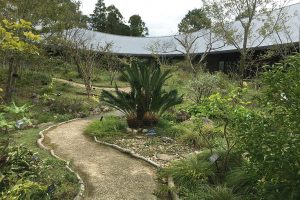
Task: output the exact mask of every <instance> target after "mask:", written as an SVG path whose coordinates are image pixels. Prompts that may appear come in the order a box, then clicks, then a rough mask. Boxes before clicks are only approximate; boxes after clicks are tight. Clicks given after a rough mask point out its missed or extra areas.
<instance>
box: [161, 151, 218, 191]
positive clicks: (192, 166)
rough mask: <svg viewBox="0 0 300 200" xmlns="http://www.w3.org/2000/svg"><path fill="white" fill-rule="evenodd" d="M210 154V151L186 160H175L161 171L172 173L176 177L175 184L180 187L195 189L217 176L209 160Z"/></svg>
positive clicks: (164, 173)
mask: <svg viewBox="0 0 300 200" xmlns="http://www.w3.org/2000/svg"><path fill="white" fill-rule="evenodd" d="M209 155H210V153H209V152H203V153H201V154H199V155H196V156H192V157H190V158H187V159H186V160H179V161H175V162H173V163H172V165H171V166H170V167H168V168H165V169H163V170H162V171H161V172H160V173H161V174H162V175H171V176H172V177H173V178H174V181H175V185H177V186H178V187H179V188H181V187H183V188H189V189H190V190H193V189H195V188H196V187H198V186H199V185H202V184H207V183H208V182H209V179H210V177H213V176H215V174H214V168H213V167H212V163H210V162H209V160H208V157H209Z"/></svg>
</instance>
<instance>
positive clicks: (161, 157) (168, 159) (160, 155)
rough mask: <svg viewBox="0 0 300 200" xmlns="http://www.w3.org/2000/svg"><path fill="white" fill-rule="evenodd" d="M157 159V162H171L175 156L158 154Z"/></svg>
mask: <svg viewBox="0 0 300 200" xmlns="http://www.w3.org/2000/svg"><path fill="white" fill-rule="evenodd" d="M156 157H157V159H159V160H163V161H171V160H174V159H176V155H169V154H160V153H158V154H157V155H156Z"/></svg>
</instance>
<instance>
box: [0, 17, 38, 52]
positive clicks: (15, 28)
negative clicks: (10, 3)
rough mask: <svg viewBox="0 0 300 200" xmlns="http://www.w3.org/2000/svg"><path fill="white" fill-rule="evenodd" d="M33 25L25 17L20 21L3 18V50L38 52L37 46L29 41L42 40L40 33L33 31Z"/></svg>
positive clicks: (0, 33) (1, 31) (1, 33)
mask: <svg viewBox="0 0 300 200" xmlns="http://www.w3.org/2000/svg"><path fill="white" fill-rule="evenodd" d="M31 25H32V24H31V22H27V21H25V20H23V19H21V20H20V21H19V22H10V21H8V20H6V19H4V20H2V21H1V23H0V39H1V43H0V49H1V51H3V50H4V51H17V52H29V53H37V48H36V46H35V45H33V44H31V43H29V42H28V41H38V40H40V37H39V36H38V35H35V34H33V33H32V32H31Z"/></svg>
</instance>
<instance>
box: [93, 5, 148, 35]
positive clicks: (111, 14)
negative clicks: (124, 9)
mask: <svg viewBox="0 0 300 200" xmlns="http://www.w3.org/2000/svg"><path fill="white" fill-rule="evenodd" d="M90 22H91V26H92V28H93V30H96V31H100V32H103V33H110V34H116V35H127V36H145V35H148V29H147V27H145V23H144V22H143V21H142V19H141V17H140V16H139V15H132V16H131V17H130V19H129V21H128V23H129V26H128V25H127V24H125V23H124V18H123V15H122V14H121V12H120V11H119V9H118V8H117V7H116V6H115V5H110V6H108V7H106V6H105V3H104V1H103V0H98V2H97V3H96V7H95V9H94V12H93V14H91V19H90Z"/></svg>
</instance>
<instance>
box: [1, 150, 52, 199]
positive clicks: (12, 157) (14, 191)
mask: <svg viewBox="0 0 300 200" xmlns="http://www.w3.org/2000/svg"><path fill="white" fill-rule="evenodd" d="M44 167H45V165H44V163H43V162H42V161H41V160H39V158H38V157H37V155H36V154H34V153H33V152H31V151H29V150H28V149H27V148H25V147H23V146H18V147H14V146H13V147H9V148H8V149H5V154H4V155H2V156H1V163H0V171H1V173H0V192H1V193H0V195H1V196H2V197H1V196H0V197H1V198H3V199H14V198H16V199H46V196H47V187H45V186H43V184H42V183H38V182H36V180H37V179H38V178H40V175H41V173H42V171H43V169H44Z"/></svg>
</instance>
